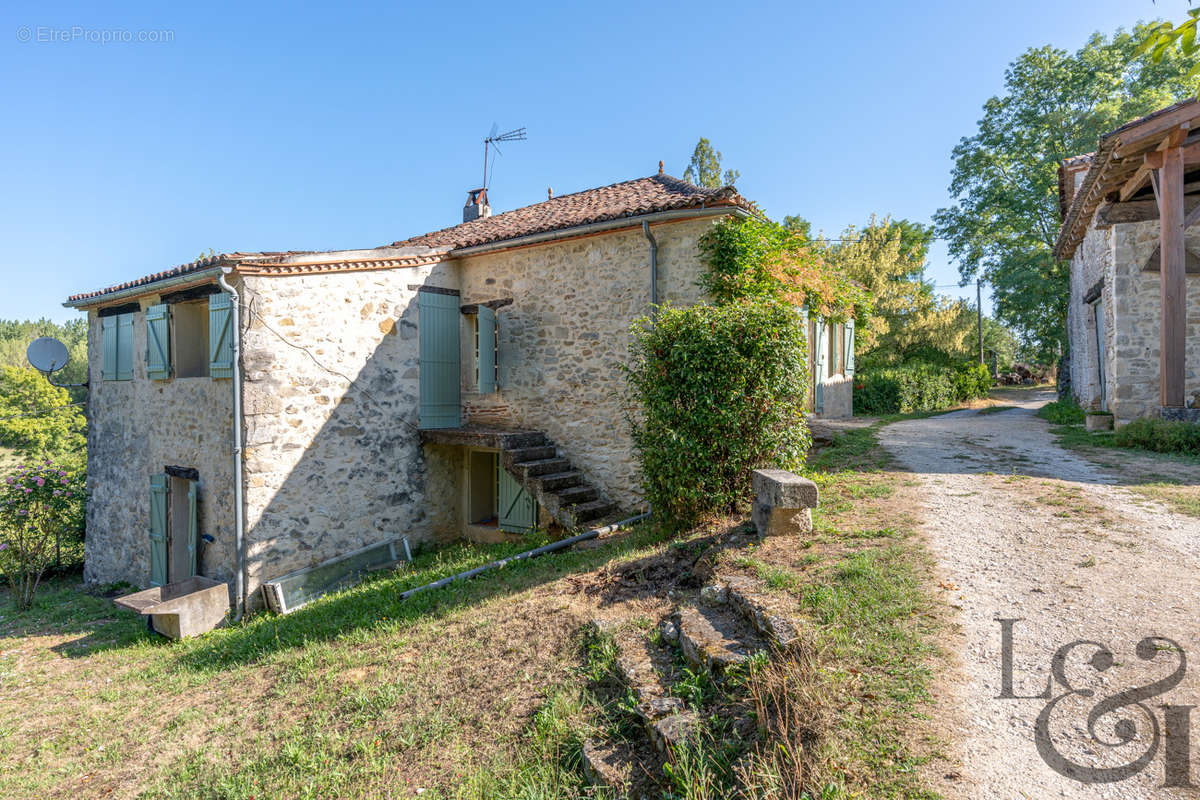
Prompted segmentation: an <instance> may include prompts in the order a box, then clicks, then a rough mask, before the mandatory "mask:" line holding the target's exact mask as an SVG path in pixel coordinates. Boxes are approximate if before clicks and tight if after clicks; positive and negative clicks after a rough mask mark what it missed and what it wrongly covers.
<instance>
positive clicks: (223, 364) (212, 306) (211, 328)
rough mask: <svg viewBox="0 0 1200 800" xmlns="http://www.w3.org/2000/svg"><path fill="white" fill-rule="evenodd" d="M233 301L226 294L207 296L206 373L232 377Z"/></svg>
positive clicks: (214, 376)
mask: <svg viewBox="0 0 1200 800" xmlns="http://www.w3.org/2000/svg"><path fill="white" fill-rule="evenodd" d="M233 325H234V319H233V301H232V300H231V299H230V297H229V295H227V294H223V293H222V294H214V295H209V298H208V374H209V375H210V376H211V377H213V378H232V377H233Z"/></svg>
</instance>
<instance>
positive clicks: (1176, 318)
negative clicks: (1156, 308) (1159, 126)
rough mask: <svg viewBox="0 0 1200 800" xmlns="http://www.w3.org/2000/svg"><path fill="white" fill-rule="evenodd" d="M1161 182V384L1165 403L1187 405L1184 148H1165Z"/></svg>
mask: <svg viewBox="0 0 1200 800" xmlns="http://www.w3.org/2000/svg"><path fill="white" fill-rule="evenodd" d="M1160 174H1161V179H1162V180H1161V182H1160V185H1159V193H1160V204H1161V206H1162V224H1161V225H1160V231H1159V242H1160V246H1161V247H1162V270H1161V281H1160V287H1161V295H1160V296H1161V299H1162V326H1161V328H1160V330H1161V337H1162V339H1161V342H1162V343H1161V346H1160V347H1159V370H1158V371H1159V385H1160V389H1161V392H1160V394H1161V398H1162V405H1163V407H1164V408H1166V407H1180V408H1181V407H1183V405H1184V394H1183V392H1184V375H1185V371H1184V355H1185V350H1186V343H1187V273H1186V268H1187V267H1186V265H1187V250H1186V249H1185V246H1184V227H1183V223H1184V219H1185V218H1186V217H1185V212H1184V202H1183V151H1182V150H1181V148H1179V147H1172V148H1170V149H1169V150H1167V151H1165V153H1164V157H1163V166H1162V171H1161V173H1160Z"/></svg>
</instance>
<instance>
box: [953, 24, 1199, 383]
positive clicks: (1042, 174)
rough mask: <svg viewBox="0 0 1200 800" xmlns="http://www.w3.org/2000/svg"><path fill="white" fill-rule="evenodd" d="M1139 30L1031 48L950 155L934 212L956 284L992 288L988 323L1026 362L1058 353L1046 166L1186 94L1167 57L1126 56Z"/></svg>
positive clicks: (1179, 66)
mask: <svg viewBox="0 0 1200 800" xmlns="http://www.w3.org/2000/svg"><path fill="white" fill-rule="evenodd" d="M1150 27H1151V26H1146V25H1143V26H1139V27H1138V28H1136V29H1135V30H1134V31H1133V32H1132V33H1130V32H1126V31H1124V30H1118V31H1117V33H1116V34H1115V35H1114V36H1113V37H1112V38H1111V39H1109V38H1106V37H1105V36H1103V35H1101V34H1099V33H1097V34H1093V35H1092V37H1091V38H1090V39H1089V40H1088V42H1087V44H1086V45H1084V47H1083V48H1082V49H1080V50H1079V51H1078V52H1076V53H1073V54H1072V53H1068V52H1067V51H1065V50H1060V49H1056V48H1053V47H1049V46H1047V47H1040V48H1033V49H1030V50H1028V51H1026V52H1025V53H1024V54H1022V55H1021V56H1020V57H1019V58H1017V59H1016V60H1015V61H1013V62H1012V64H1010V65H1009V67H1008V69H1007V70H1006V72H1005V92H1004V94H1003V95H1001V96H999V97H993V98H991V99H989V100H988V101H987V103H985V104H984V114H983V118H982V119H981V120H980V121H979V126H978V130H977V131H976V133H975V134H974V135H972V136H969V137H966V138H964V139H962V140H961V141H960V142H959V144H958V146H957V147H955V148H954V154H953V155H954V170H953V172H952V176H951V183H950V195H951V197H952V198H953V205H951V206H950V207H948V208H943V209H940V210H939V211H938V212H937V214H935V215H934V222H935V227H936V229H937V233H938V235H939V236H942V237H944V238H946V239H947V240H948V242H949V248H950V254H951V256H952V257H953V258H954V259H955V260H956V261H957V262H958V267H959V273H960V274H961V275H962V278H963V280H964V281H969V280H974V279H975V278H976V277H977V276H982V277H983V279H985V280H986V281H988V283H990V284H991V285H992V290H993V297H994V299H995V303H996V314H997V317H998V318H999V319H1000V320H1002V321H1004V322H1006V323H1008V324H1010V325H1011V326H1012V327H1014V328H1015V329H1016V330H1017V331H1018V333H1019V334H1020V335H1021V336H1022V338H1023V339H1024V340H1025V341H1026V342H1028V343H1029V344H1030V345H1031V347H1032V353H1031V355H1033V356H1034V357H1035V358H1037V359H1038V360H1042V361H1049V360H1052V359H1053V358H1054V357H1055V356H1057V355H1059V354H1061V353H1062V352H1063V351H1064V350H1065V347H1066V315H1067V296H1068V283H1069V267H1068V265H1067V264H1066V263H1064V262H1060V261H1057V260H1056V259H1055V258H1054V255H1053V252H1052V251H1053V247H1054V243H1055V240H1056V239H1057V237H1058V230H1059V225H1060V220H1059V212H1058V197H1057V185H1058V184H1057V168H1058V164H1059V162H1060V161H1061V160H1062V159H1064V158H1067V157H1069V156H1074V155H1079V154H1081V153H1087V152H1090V151H1092V150H1094V149H1095V147H1096V141H1097V139H1098V138H1099V136H1100V135H1101V134H1102V133H1105V132H1106V131H1109V130H1112V129H1113V128H1115V127H1117V126H1119V125H1121V124H1123V123H1125V122H1127V121H1129V120H1130V119H1134V118H1136V117H1139V116H1141V115H1143V114H1146V113H1149V112H1150V111H1153V110H1155V109H1156V108H1160V107H1162V106H1165V105H1169V104H1170V103H1172V102H1175V101H1177V100H1179V99H1181V98H1184V97H1189V96H1193V95H1195V94H1196V90H1197V88H1198V86H1200V81H1198V80H1197V79H1196V78H1192V77H1189V76H1188V72H1189V70H1190V68H1191V63H1190V62H1189V60H1188V59H1186V58H1185V57H1183V56H1182V55H1180V54H1179V53H1178V52H1176V51H1174V50H1167V51H1164V52H1163V53H1162V59H1161V61H1160V62H1158V63H1155V62H1154V61H1153V59H1152V58H1151V57H1150V56H1148V55H1142V56H1136V55H1135V51H1136V50H1137V46H1138V42H1140V41H1141V40H1142V39H1143V38H1144V37H1145V35H1146V32H1147V30H1148V29H1149V28H1150Z"/></svg>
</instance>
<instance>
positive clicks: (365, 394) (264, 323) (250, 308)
mask: <svg viewBox="0 0 1200 800" xmlns="http://www.w3.org/2000/svg"><path fill="white" fill-rule="evenodd" d="M254 303H255V301H254V300H251V301H250V302H249V303H245V304H244V305H245V306H246V311H248V312H249V313H250V315H251V316H253V317H255V318H256V319H257V320H258V321H259V322H260V323H262V326H263V327H264V328H266V329H267V330H268V331H270V332H271V333H272V334H274V336H275V338H277V339H279V341H281V342H283V343H284V344H286V345H287V346H288V347H291V348H293V349H296V350H299V351H301V352H302V353H304V354H305V355H306V356H308V357H309V358H310V359H311V360H312V362H313V363H314V364H316V365H317V366H318V367H320V368H321V369H323V370H325V371H326V372H328V373H329V374H330V375H336V376H337V377H339V378H341V379H342V380H344V381H345V382H346V383H347V384H348V385H349V389H355V390H357V391H358V393H359V394H361V395H362V396H363V397H365V398H367V399H368V400H370V401H371V402H372V403H373V404H374V405H375V406H376V407H378V408H379V410H380V411H384V412H387V411H388V409H387V408H385V407H384V405H383V403H380V402H379V401H378V400H376V399H375V398H374V397H372V396H371V393H370V392H368V391H367V390H366V389H364V388H362V387H361V386H360V385H359V383H358V382H356V381H354V380H353V379H351V378H350V377H349V376H348V375H346V374H344V373H342V372H338V371H337V370H336V369H333V368H332V367H328V366H326V365H325V364H323V363H321V360H320V359H319V358H317V357H316V355H315V354H313V352H312V351H311V350H309V349H308V348H307V347H305V346H304V345H302V344H296V343H295V342H293V341H292V340H291V339H288V338H287V337H286V336H284V335H283V334H282V333H280V332H279V331H277V330H275V329H274V328H273V327H271V324H270V323H269V322H267V321H266V320H265V319H263V316H262V314H260V313H258V310H257V309H255V308H254ZM396 419H397V420H399V421H400V422H401V423H403V424H404V425H407V426H408V427H410V428H412V429H413V430H414V431H415V430H419V428H418V427H417V426H416V425H414V424H412V423H411V422H409V421H408V420H406V419H404V418H403V417H400V416H397V417H396Z"/></svg>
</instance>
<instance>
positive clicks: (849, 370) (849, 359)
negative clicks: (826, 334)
mask: <svg viewBox="0 0 1200 800" xmlns="http://www.w3.org/2000/svg"><path fill="white" fill-rule="evenodd" d="M845 333H846V342H845V348H846V377H848V378H853V377H854V320H852V319H851V320H847V321H846V332H845Z"/></svg>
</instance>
